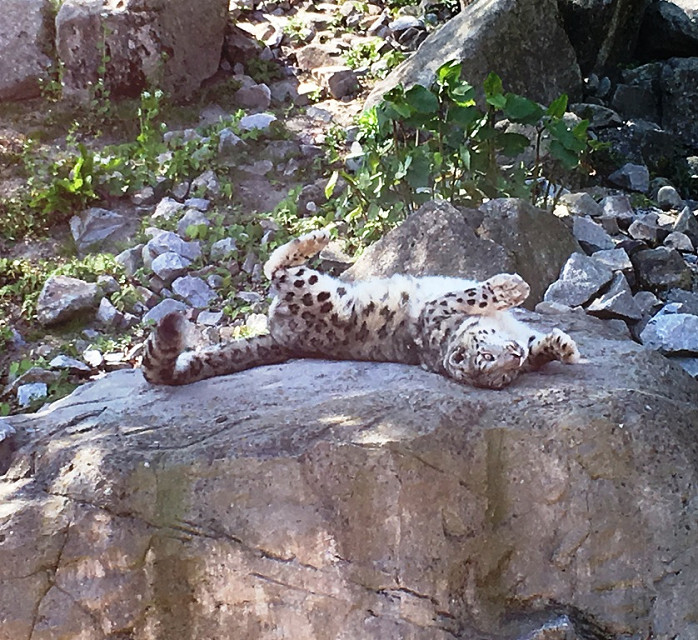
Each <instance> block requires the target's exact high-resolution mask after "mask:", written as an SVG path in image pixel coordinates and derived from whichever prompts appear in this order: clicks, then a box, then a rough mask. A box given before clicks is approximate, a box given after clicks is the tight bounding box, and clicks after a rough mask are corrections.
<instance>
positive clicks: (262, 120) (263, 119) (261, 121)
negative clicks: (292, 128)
mask: <svg viewBox="0 0 698 640" xmlns="http://www.w3.org/2000/svg"><path fill="white" fill-rule="evenodd" d="M276 119H277V118H276V116H275V115H274V114H273V113H254V114H251V115H248V116H244V117H243V118H241V119H240V122H239V123H238V125H239V127H240V129H241V130H242V131H252V130H254V129H260V130H262V131H264V130H266V129H268V128H269V127H270V126H271V123H272V122H274V121H276Z"/></svg>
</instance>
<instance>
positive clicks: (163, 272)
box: [150, 251, 191, 283]
mask: <svg viewBox="0 0 698 640" xmlns="http://www.w3.org/2000/svg"><path fill="white" fill-rule="evenodd" d="M190 265H191V260H189V259H187V258H185V257H183V256H180V255H179V254H178V253H175V252H174V251H166V252H165V253H161V254H160V255H159V256H157V257H156V258H154V259H153V262H152V264H151V265H150V268H151V269H152V270H153V273H155V275H156V276H158V278H161V279H162V280H163V282H165V283H169V282H172V281H173V280H174V279H175V278H179V277H180V276H183V275H184V274H185V273H186V272H187V268H188V267H189V266H190Z"/></svg>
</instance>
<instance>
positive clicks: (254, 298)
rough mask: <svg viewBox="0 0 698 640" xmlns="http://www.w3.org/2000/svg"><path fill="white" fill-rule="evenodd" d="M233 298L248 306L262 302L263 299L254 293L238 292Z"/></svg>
mask: <svg viewBox="0 0 698 640" xmlns="http://www.w3.org/2000/svg"><path fill="white" fill-rule="evenodd" d="M235 297H236V298H239V299H240V300H243V301H245V302H247V303H248V304H256V303H258V302H261V301H262V300H264V298H263V297H262V296H261V295H260V294H259V293H257V292H256V291H240V292H238V294H237V295H236V296H235Z"/></svg>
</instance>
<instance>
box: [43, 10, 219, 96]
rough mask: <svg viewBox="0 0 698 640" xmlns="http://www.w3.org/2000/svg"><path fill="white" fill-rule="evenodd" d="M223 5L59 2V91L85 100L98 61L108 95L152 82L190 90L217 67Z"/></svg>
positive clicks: (177, 90)
mask: <svg viewBox="0 0 698 640" xmlns="http://www.w3.org/2000/svg"><path fill="white" fill-rule="evenodd" d="M227 8H228V3H227V2H226V0H200V1H199V2H196V3H192V2H189V1H188V0H167V1H166V0H124V1H123V2H119V3H116V4H113V3H110V2H107V1H106V0H95V1H93V2H88V3H86V2H83V1H82V0H65V2H63V3H62V4H61V7H60V9H59V10H58V15H57V16H56V48H57V51H58V56H59V58H60V61H61V63H62V65H63V87H64V92H65V95H67V96H71V97H73V98H76V99H79V100H87V99H89V97H90V87H91V86H92V85H94V84H96V83H97V81H98V79H99V71H98V70H99V67H100V66H101V65H104V66H105V67H106V73H105V77H104V81H105V85H106V87H107V88H108V90H109V91H110V93H111V95H113V96H117V95H119V96H137V95H139V94H140V92H141V90H143V89H145V88H147V87H149V86H152V85H154V86H156V87H161V88H163V89H164V90H166V91H168V92H169V93H172V94H175V95H178V96H188V95H191V93H192V92H193V91H195V90H196V89H198V88H199V87H200V85H201V83H202V82H203V81H204V80H206V79H207V78H210V77H211V76H212V75H213V74H214V73H215V72H216V71H217V70H218V65H219V62H220V56H221V49H222V46H223V39H224V34H225V25H226V17H227ZM100 52H105V53H104V54H101V53H100Z"/></svg>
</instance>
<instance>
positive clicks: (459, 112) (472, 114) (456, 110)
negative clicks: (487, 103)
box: [446, 106, 482, 128]
mask: <svg viewBox="0 0 698 640" xmlns="http://www.w3.org/2000/svg"><path fill="white" fill-rule="evenodd" d="M481 116H482V111H480V110H479V109H478V108H477V107H475V106H472V107H465V106H458V107H451V108H450V109H449V110H448V115H447V116H446V121H447V122H454V123H456V124H459V125H460V126H461V127H465V128H467V127H469V126H470V125H471V124H472V123H473V122H475V120H476V119H477V118H479V117H481Z"/></svg>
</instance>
